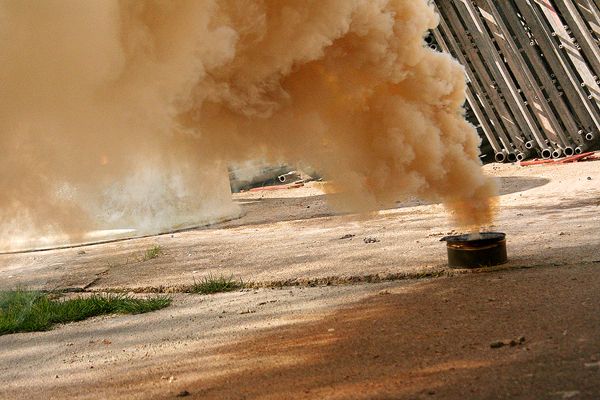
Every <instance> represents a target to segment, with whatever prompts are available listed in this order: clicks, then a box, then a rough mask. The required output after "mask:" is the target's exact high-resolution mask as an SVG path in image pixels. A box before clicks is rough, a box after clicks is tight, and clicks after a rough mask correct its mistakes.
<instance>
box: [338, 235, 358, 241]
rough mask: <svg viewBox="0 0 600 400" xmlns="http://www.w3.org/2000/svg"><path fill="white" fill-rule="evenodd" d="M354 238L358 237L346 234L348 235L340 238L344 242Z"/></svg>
mask: <svg viewBox="0 0 600 400" xmlns="http://www.w3.org/2000/svg"><path fill="white" fill-rule="evenodd" d="M354 236H356V235H353V234H351V233H348V234H346V235H344V236H342V237H341V238H340V240H344V239H352V238H353V237H354Z"/></svg>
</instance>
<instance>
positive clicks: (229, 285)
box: [190, 275, 244, 294]
mask: <svg viewBox="0 0 600 400" xmlns="http://www.w3.org/2000/svg"><path fill="white" fill-rule="evenodd" d="M243 287H244V282H242V281H241V280H235V279H233V277H229V278H226V277H224V276H219V277H215V276H212V275H209V276H208V277H204V278H202V280H201V281H200V282H196V280H194V285H193V286H192V288H191V290H190V291H191V292H192V293H199V294H213V293H220V292H231V291H233V290H237V289H241V288H243Z"/></svg>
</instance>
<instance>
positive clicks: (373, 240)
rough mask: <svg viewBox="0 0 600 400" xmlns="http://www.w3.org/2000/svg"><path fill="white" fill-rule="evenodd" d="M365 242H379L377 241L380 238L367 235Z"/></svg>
mask: <svg viewBox="0 0 600 400" xmlns="http://www.w3.org/2000/svg"><path fill="white" fill-rule="evenodd" d="M363 242H365V243H367V244H368V243H377V242H379V239H377V238H373V237H366V238H364V239H363Z"/></svg>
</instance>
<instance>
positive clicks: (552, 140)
mask: <svg viewBox="0 0 600 400" xmlns="http://www.w3.org/2000/svg"><path fill="white" fill-rule="evenodd" d="M436 6H437V9H438V12H439V13H440V16H441V22H440V25H439V27H438V29H436V30H435V31H434V32H433V35H432V37H430V38H429V39H428V41H429V42H430V46H431V47H432V48H439V49H440V50H442V51H446V52H449V53H451V54H452V55H453V56H454V57H455V58H457V59H458V61H459V62H460V63H461V64H462V65H464V67H465V72H466V75H467V81H468V90H467V101H468V109H469V110H470V111H471V112H472V114H473V116H474V117H475V118H476V120H477V122H478V124H477V125H478V127H479V129H480V132H481V134H482V136H483V137H484V142H489V145H490V146H491V149H492V151H493V154H494V159H495V160H496V161H497V162H506V161H508V162H514V161H517V160H524V159H526V158H530V157H542V158H559V157H562V156H570V155H573V154H578V153H582V152H584V151H586V150H588V149H592V148H597V147H598V138H599V137H600V79H599V76H600V0H437V1H436Z"/></svg>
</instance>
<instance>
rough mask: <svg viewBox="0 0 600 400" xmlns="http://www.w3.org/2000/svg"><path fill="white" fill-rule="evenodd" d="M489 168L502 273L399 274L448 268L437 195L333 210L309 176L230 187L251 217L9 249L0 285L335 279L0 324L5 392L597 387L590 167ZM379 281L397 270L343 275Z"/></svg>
mask: <svg viewBox="0 0 600 400" xmlns="http://www.w3.org/2000/svg"><path fill="white" fill-rule="evenodd" d="M485 169H486V171H487V172H488V173H489V174H491V175H494V176H497V177H498V178H499V180H500V182H501V184H502V193H503V195H502V197H501V199H500V213H499V217H498V219H497V222H496V227H495V228H496V229H498V230H501V231H504V232H506V233H507V234H508V250H509V257H510V259H511V261H510V263H509V264H508V265H507V268H508V269H507V270H504V271H496V272H477V273H469V274H463V275H459V276H452V277H442V278H435V279H409V280H401V281H398V280H393V279H395V278H401V277H423V276H427V275H428V274H433V275H436V276H437V275H441V276H446V275H451V274H449V270H448V269H447V268H446V266H445V249H444V246H443V244H442V243H440V242H439V239H440V237H442V236H443V235H445V234H447V233H449V232H451V231H452V226H451V225H450V223H449V221H448V218H447V215H446V214H445V212H444V210H443V207H442V206H440V205H437V204H433V205H425V204H418V203H416V202H409V203H404V204H402V205H400V206H399V207H398V208H397V209H393V210H386V211H382V212H379V213H377V214H373V215H370V216H366V217H356V216H336V215H333V212H332V210H330V209H329V208H328V207H327V205H326V203H325V202H324V199H323V197H322V195H320V194H318V188H317V187H311V186H309V187H305V188H301V189H294V190H289V191H276V192H262V193H244V194H240V195H236V196H235V199H236V201H239V202H240V203H241V204H242V206H243V207H244V209H245V211H246V215H245V216H244V217H243V218H242V219H240V220H236V221H230V222H228V223H224V224H221V225H219V226H214V227H209V228H206V229H201V230H194V231H188V232H181V233H176V234H173V235H172V236H171V235H162V236H158V237H152V238H144V239H136V240H130V241H124V242H118V243H111V244H103V245H95V246H87V247H84V248H76V249H64V250H54V251H46V252H39V253H27V254H15V255H2V256H0V289H7V288H14V287H15V286H17V285H25V286H28V287H32V288H43V289H56V288H71V289H73V288H75V289H83V288H85V290H99V291H101V290H110V289H116V288H124V289H128V290H138V291H139V290H141V291H149V290H167V291H168V290H175V291H176V290H178V289H181V288H184V287H185V286H186V285H189V284H190V283H191V281H193V277H196V279H199V278H201V277H202V276H207V275H208V274H212V275H217V276H218V275H222V274H224V275H230V274H231V275H233V276H235V277H240V278H242V279H244V281H246V282H255V283H257V285H261V284H262V285H265V286H268V285H270V284H278V285H279V284H282V283H283V284H290V285H292V284H315V283H333V285H332V286H318V287H304V286H300V287H278V288H263V289H257V290H244V291H239V292H235V293H226V294H218V295H212V296H199V295H187V294H175V295H174V304H173V305H172V306H171V307H169V308H167V309H164V310H161V311H157V312H154V313H150V314H144V315H135V316H118V317H115V316H110V317H103V318H95V319H91V320H87V321H83V322H79V323H73V324H68V325H64V326H60V327H57V328H56V329H54V330H52V331H50V332H42V333H25V334H15V335H7V336H1V337H0V398H11V399H13V398H14V399H19V398H23V399H24V398H28V399H31V398H55V399H63V398H90V399H91V398H126V399H130V398H131V399H137V398H139V399H147V398H176V396H177V395H178V394H186V393H189V396H190V397H191V398H208V399H211V398H214V399H220V398H231V399H238V398H239V399H242V398H245V399H287V398H310V399H323V398H328V399H347V398H351V399H352V398H357V399H367V398H368V399H391V398H394V399H404V398H406V399H410V398H449V399H462V398H491V399H495V398H523V399H538V398H548V399H555V398H556V399H562V398H574V399H596V398H599V397H600V387H599V386H598V385H599V382H600V375H599V374H600V364H598V361H599V357H600V336H599V335H600V334H599V332H600V313H598V310H599V309H600V307H599V306H600V270H599V268H600V229H599V226H600V213H599V212H598V211H599V210H600V164H599V163H598V162H586V163H579V164H573V165H555V166H536V167H528V168H520V167H518V166H513V165H488V166H486V167H485ZM261 196H262V197H261ZM308 207H310V208H308ZM347 234H352V235H355V236H353V237H352V238H349V239H340V238H341V237H342V236H344V235H347ZM367 237H374V238H376V239H378V240H379V241H378V242H376V243H365V242H364V241H363V239H364V238H367ZM155 244H159V245H160V246H161V248H162V249H163V251H164V253H163V254H162V255H160V256H159V257H158V258H156V259H153V260H147V261H142V258H143V253H144V251H145V250H146V249H147V248H149V247H150V246H152V245H155ZM82 251H84V252H85V253H83V254H81V252H82ZM377 279H392V280H391V281H389V282H384V283H377V284H367V283H358V284H353V285H336V283H349V282H352V281H358V282H360V281H361V280H362V281H373V280H377ZM520 336H524V338H525V342H524V343H522V344H520V345H516V346H510V345H508V346H503V347H501V348H498V349H493V348H491V347H490V344H491V343H493V342H495V341H502V340H509V341H510V339H517V338H518V337H520Z"/></svg>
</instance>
